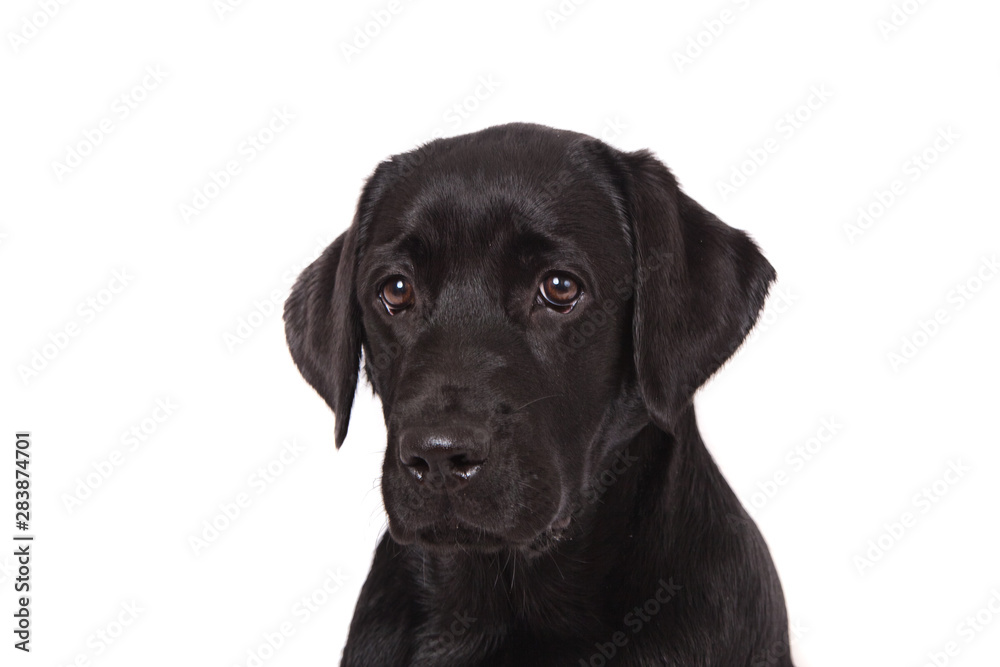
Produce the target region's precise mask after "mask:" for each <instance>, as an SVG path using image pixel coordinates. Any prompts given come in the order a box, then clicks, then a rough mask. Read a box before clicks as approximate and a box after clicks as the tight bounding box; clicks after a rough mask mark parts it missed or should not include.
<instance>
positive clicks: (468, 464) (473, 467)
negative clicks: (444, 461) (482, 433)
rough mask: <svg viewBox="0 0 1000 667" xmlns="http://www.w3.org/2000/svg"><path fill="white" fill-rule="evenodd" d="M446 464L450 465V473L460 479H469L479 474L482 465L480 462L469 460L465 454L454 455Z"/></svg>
mask: <svg viewBox="0 0 1000 667" xmlns="http://www.w3.org/2000/svg"><path fill="white" fill-rule="evenodd" d="M448 462H449V463H451V470H452V473H453V474H454V475H455V476H456V477H461V478H462V479H469V478H470V477H472V476H473V475H475V474H476V473H477V472H479V468H480V467H481V466H482V463H483V462H482V461H476V460H473V459H470V458H469V455H468V454H465V453H462V454H455V455H454V456H452V457H450V458H449V459H448Z"/></svg>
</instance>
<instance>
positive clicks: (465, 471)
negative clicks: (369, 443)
mask: <svg viewBox="0 0 1000 667" xmlns="http://www.w3.org/2000/svg"><path fill="white" fill-rule="evenodd" d="M486 449H487V438H486V432H485V430H484V429H479V428H472V427H451V428H447V429H444V428H423V427H420V428H408V429H405V430H404V431H403V432H402V434H401V435H400V439H399V460H400V462H402V464H403V467H404V468H406V470H407V471H409V473H410V474H411V475H413V478H414V479H416V480H417V482H419V483H421V484H425V485H427V486H430V487H432V488H435V489H440V488H444V487H447V488H458V487H460V486H463V485H465V484H466V483H468V481H469V480H471V479H472V478H473V477H475V476H476V474H478V473H479V471H480V470H481V469H482V467H483V464H484V463H485V462H486Z"/></svg>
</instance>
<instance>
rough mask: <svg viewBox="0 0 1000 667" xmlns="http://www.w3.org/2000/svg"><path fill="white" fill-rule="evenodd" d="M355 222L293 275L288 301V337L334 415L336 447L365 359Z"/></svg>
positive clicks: (344, 432)
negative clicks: (356, 283)
mask: <svg viewBox="0 0 1000 667" xmlns="http://www.w3.org/2000/svg"><path fill="white" fill-rule="evenodd" d="M356 229H357V225H351V228H350V229H348V230H347V231H346V232H344V233H343V234H341V235H340V236H339V237H338V238H337V240H335V241H334V242H333V243H331V244H330V246H329V247H328V248H327V249H326V250H324V251H323V254H322V255H320V256H319V258H317V259H316V260H315V261H314V262H313V263H312V264H310V265H309V266H308V267H306V269H305V270H304V271H303V272H302V274H301V275H300V276H299V278H298V280H297V281H295V286H294V287H293V288H292V293H291V295H290V296H289V297H288V300H287V301H285V338H286V339H287V340H288V349H289V351H290V352H291V353H292V359H294V360H295V365H296V366H298V367H299V372H300V373H302V377H304V378H305V379H306V382H308V383H309V384H311V385H312V387H313V389H315V390H316V391H317V393H319V395H320V396H322V397H323V400H325V401H326V403H327V405H329V406H330V409H331V410H333V414H334V415H335V416H336V420H337V426H336V436H335V441H336V443H337V447H340V445H342V444H343V442H344V438H345V437H347V424H348V422H349V421H350V418H351V406H352V405H353V404H354V392H355V390H356V389H357V386H358V365H359V363H360V359H361V340H362V332H361V313H360V306H359V305H358V302H357V298H356V297H355V295H354V267H355V262H354V256H355V242H354V239H355V236H356V231H355V230H356Z"/></svg>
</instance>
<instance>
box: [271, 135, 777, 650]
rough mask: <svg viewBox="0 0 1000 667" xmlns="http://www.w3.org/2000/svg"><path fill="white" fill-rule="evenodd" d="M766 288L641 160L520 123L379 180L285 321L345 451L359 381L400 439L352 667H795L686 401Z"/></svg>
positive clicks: (742, 237) (389, 461) (755, 263)
mask: <svg viewBox="0 0 1000 667" xmlns="http://www.w3.org/2000/svg"><path fill="white" fill-rule="evenodd" d="M774 277H775V273H774V269H772V267H771V265H770V264H769V263H768V262H767V260H766V259H764V257H763V256H762V255H761V253H760V251H759V250H758V249H757V246H756V245H755V244H754V243H753V241H751V240H750V238H749V237H748V236H747V235H746V234H744V233H743V232H741V231H737V230H735V229H733V228H731V227H729V226H727V225H726V224H724V223H722V222H720V221H719V220H718V219H717V218H716V217H715V216H713V215H712V214H711V213H709V212H707V211H706V210H705V209H703V208H702V207H701V206H699V205H698V204H697V203H696V202H694V201H693V200H692V199H690V198H689V197H688V196H687V195H685V194H684V193H683V192H681V191H680V189H679V188H678V185H677V181H676V180H675V179H674V177H673V176H672V175H671V173H670V172H669V171H668V170H667V168H666V167H665V166H663V164H661V163H660V162H659V161H657V160H656V158H654V157H653V156H652V155H651V154H650V153H649V152H647V151H639V152H635V153H624V152H621V151H618V150H616V149H614V148H612V147H610V146H608V145H607V144H605V143H603V142H601V141H598V140H596V139H594V138H591V137H588V136H585V135H582V134H577V133H574V132H566V131H561V130H555V129H551V128H548V127H543V126H539V125H529V124H512V125H503V126H498V127H493V128H489V129H486V130H483V131H481V132H476V133H474V134H468V135H464V136H459V137H455V138H449V139H438V140H436V141H433V142H431V143H429V144H427V145H425V146H423V147H421V148H418V149H416V150H413V151H411V152H409V153H404V154H402V155H397V156H394V157H392V158H391V159H389V160H386V161H385V162H383V163H382V164H380V165H379V166H378V168H377V169H376V170H375V172H374V173H373V174H372V176H371V177H370V178H369V179H368V181H367V183H366V184H365V186H364V189H363V191H362V193H361V198H360V201H359V203H358V207H357V213H356V215H355V217H354V221H353V223H352V224H351V226H350V228H349V229H348V230H347V231H346V232H345V233H344V234H343V235H342V236H340V237H339V238H338V239H337V240H335V241H334V242H333V243H332V244H331V245H330V247H329V248H327V249H326V251H325V252H324V253H323V254H322V256H320V257H319V258H318V259H317V260H316V261H315V262H313V264H312V265H311V266H309V267H308V268H307V269H306V270H305V271H304V272H303V273H302V275H301V277H300V278H299V280H298V282H297V283H296V285H295V287H294V289H293V290H292V293H291V296H290V297H289V299H288V301H287V303H286V305H285V323H286V334H287V337H288V345H289V348H290V350H291V354H292V357H293V358H294V360H295V363H296V364H297V365H298V368H299V370H300V371H301V372H302V375H303V376H304V377H305V379H306V380H307V381H308V382H309V383H310V384H311V385H312V386H313V387H314V388H315V389H316V391H317V392H318V393H319V394H320V396H322V397H323V398H324V399H325V400H326V402H327V403H328V404H329V406H330V408H331V409H332V410H333V411H334V413H335V414H336V422H337V423H336V443H337V445H338V446H339V445H340V444H341V443H342V442H343V440H344V437H345V436H346V435H347V423H348V418H349V416H350V412H351V404H352V402H353V400H354V393H355V389H356V386H357V380H358V371H359V367H360V365H361V362H362V360H363V365H364V369H365V375H366V376H367V378H368V381H369V383H370V384H371V386H372V389H373V391H374V392H375V394H376V395H378V396H379V398H380V399H381V401H382V406H383V412H384V415H385V423H386V427H387V430H388V442H387V445H386V453H385V462H384V465H383V476H382V494H383V499H384V501H385V508H386V511H387V513H388V517H389V530H388V534H386V535H385V536H383V538H382V540H381V542H380V543H379V545H378V547H377V549H376V552H375V558H374V562H373V564H372V568H371V572H370V573H369V575H368V579H367V581H366V582H365V585H364V588H363V589H362V591H361V597H360V599H359V600H358V604H357V609H356V611H355V615H354V620H353V622H352V623H351V629H350V636H349V638H348V641H347V645H346V647H345V648H344V655H343V662H342V664H343V665H348V666H351V667H383V666H396V665H426V666H429V667H430V666H432V667H445V666H452V665H455V666H462V667H467V666H472V665H511V666H517V667H526V666H530V665H539V666H544V667H558V666H561V665H566V666H574V667H576V666H578V665H584V666H587V665H590V666H596V667H599V666H600V665H606V664H607V665H685V666H694V665H717V666H720V667H742V666H753V667H756V666H757V665H768V666H770V667H782V666H789V665H791V664H792V663H791V659H790V657H789V645H788V627H787V618H786V614H785V607H784V600H783V594H782V590H781V585H780V583H779V581H778V576H777V574H776V572H775V569H774V565H773V563H772V561H771V558H770V555H769V553H768V549H767V546H766V544H765V543H764V540H763V538H762V537H761V535H760V533H759V532H758V531H757V528H756V526H755V525H754V524H753V522H752V521H751V520H750V518H749V517H748V515H747V514H746V512H745V511H744V509H743V508H742V506H741V505H740V503H739V501H738V500H737V498H736V496H735V495H734V494H733V492H732V490H731V489H730V487H729V485H728V484H727V483H726V481H725V479H724V478H723V476H722V474H721V473H720V472H719V469H718V467H717V466H716V465H715V463H714V462H713V460H712V457H711V456H710V455H709V453H708V451H707V450H706V448H705V445H704V443H703V442H702V439H701V436H700V435H699V432H698V426H697V423H696V421H695V414H694V410H693V407H692V395H693V394H694V392H695V390H696V389H697V388H698V387H699V386H700V385H702V384H703V383H704V382H705V381H706V380H707V379H708V377H709V376H711V375H712V374H713V373H714V372H715V371H716V370H717V369H718V368H719V367H720V365H722V363H723V362H724V361H725V360H726V359H727V358H729V357H730V356H731V355H732V354H733V352H734V351H735V350H736V349H737V347H739V345H740V344H741V342H742V341H743V339H744V338H745V336H746V335H747V332H748V331H750V328H751V327H752V326H753V325H754V322H755V320H756V318H757V316H758V313H759V311H760V309H761V306H762V305H763V303H764V298H765V296H766V294H767V291H768V288H769V285H770V283H771V282H772V281H773V280H774Z"/></svg>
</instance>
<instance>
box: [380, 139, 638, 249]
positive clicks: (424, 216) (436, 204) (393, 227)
mask: <svg viewBox="0 0 1000 667" xmlns="http://www.w3.org/2000/svg"><path fill="white" fill-rule="evenodd" d="M522 157H525V159H524V160H518V161H505V162H503V163H501V164H497V163H496V162H493V163H490V164H488V165H485V166H482V165H470V164H469V162H468V161H467V160H465V161H458V162H457V163H456V164H453V165H450V166H451V167H452V168H450V169H442V168H428V169H427V170H417V171H416V172H415V173H413V174H412V175H411V178H410V179H408V181H409V182H407V183H405V184H403V183H398V182H397V183H396V184H395V185H394V186H390V187H389V188H387V190H386V191H385V192H384V194H383V200H382V201H381V202H380V203H379V206H378V207H377V213H376V214H375V215H374V216H373V217H372V219H371V221H370V225H369V229H368V230H367V234H366V236H367V237H368V241H369V248H370V249H372V250H373V251H374V253H375V254H376V255H382V256H384V255H389V254H393V253H396V254H408V255H429V256H435V257H438V258H441V257H445V256H446V257H448V259H449V262H455V263H461V261H462V260H463V259H465V258H472V257H475V258H479V259H480V260H481V259H482V258H485V257H489V256H496V257H498V258H501V259H503V258H507V259H510V260H513V259H515V258H516V257H515V256H514V255H513V254H512V253H516V252H517V251H529V252H534V253H536V254H540V253H545V252H551V253H558V252H565V253H576V254H582V255H587V256H588V257H589V256H594V257H599V256H603V255H613V256H615V258H616V259H618V260H621V259H622V258H623V255H628V256H630V255H631V252H630V239H629V238H628V236H629V235H628V231H627V222H626V218H625V215H624V212H623V211H622V206H621V202H620V197H618V195H617V193H616V192H615V191H614V190H613V188H611V187H610V185H609V184H608V183H607V182H604V181H602V179H601V178H599V175H595V174H594V173H593V172H592V171H590V170H587V169H582V168H580V167H579V166H578V165H574V164H571V163H566V162H560V163H551V162H550V163H549V164H543V163H539V162H538V161H533V160H532V159H530V155H529V156H522ZM484 161H485V160H484ZM434 166H438V165H434ZM462 167H464V168H462ZM477 167H481V168H477Z"/></svg>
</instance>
